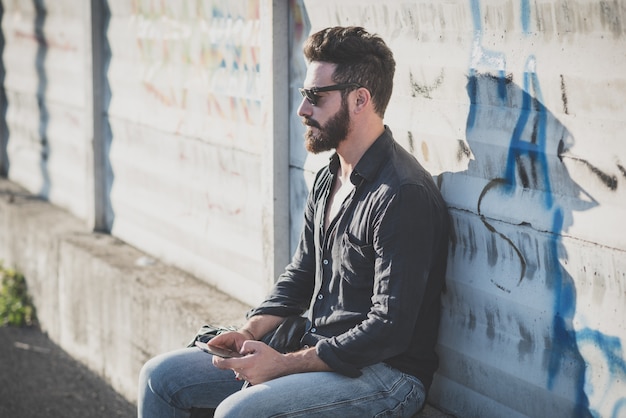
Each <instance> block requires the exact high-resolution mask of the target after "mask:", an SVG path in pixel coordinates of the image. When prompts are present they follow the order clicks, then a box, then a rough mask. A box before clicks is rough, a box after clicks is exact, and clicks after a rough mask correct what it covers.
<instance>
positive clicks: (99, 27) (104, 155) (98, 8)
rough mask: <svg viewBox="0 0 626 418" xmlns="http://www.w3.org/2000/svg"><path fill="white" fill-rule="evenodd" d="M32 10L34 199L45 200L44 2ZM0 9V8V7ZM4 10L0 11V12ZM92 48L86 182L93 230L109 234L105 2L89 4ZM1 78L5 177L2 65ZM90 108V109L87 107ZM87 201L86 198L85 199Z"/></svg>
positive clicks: (0, 168)
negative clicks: (90, 168) (90, 170)
mask: <svg viewBox="0 0 626 418" xmlns="http://www.w3.org/2000/svg"><path fill="white" fill-rule="evenodd" d="M33 5H34V9H35V20H34V34H35V40H36V42H37V51H36V55H35V63H34V64H35V70H36V74H37V92H36V99H37V106H38V110H39V115H38V119H39V123H38V131H37V134H38V139H39V149H40V154H39V168H40V171H41V179H42V185H41V188H40V190H39V191H38V193H37V194H38V196H40V197H43V198H45V199H48V198H49V194H50V188H51V187H52V184H51V178H50V172H49V169H48V161H49V158H50V154H51V153H52V152H53V151H54V150H53V149H52V148H53V147H51V145H50V142H49V138H48V124H49V118H50V116H49V111H48V102H47V98H46V91H47V88H48V75H47V73H46V59H47V55H48V52H49V51H48V48H49V45H48V40H47V39H46V35H45V25H46V17H47V9H46V2H45V0H33ZM0 7H2V6H1V5H0ZM3 11H4V10H3V9H2V12H3ZM91 18H92V20H91V25H92V30H93V32H92V35H93V38H94V39H93V45H91V47H90V48H86V50H87V51H93V56H92V63H93V66H92V68H93V73H92V74H86V75H85V76H86V77H92V80H93V86H94V88H93V100H94V102H93V107H92V109H93V111H94V114H93V115H85V116H86V117H87V118H89V117H93V121H94V125H93V127H94V132H93V146H94V150H93V151H94V162H93V163H94V166H95V170H94V173H95V176H94V178H90V179H88V181H94V182H95V183H96V184H95V188H94V189H95V196H93V197H92V198H93V199H95V206H96V209H95V210H96V219H97V220H96V226H95V229H96V230H99V231H103V232H108V231H110V230H111V227H112V224H113V220H114V217H115V216H114V212H113V209H112V205H111V199H110V194H111V189H112V185H113V179H114V175H113V170H112V166H111V162H110V158H109V153H110V150H111V143H112V139H113V135H112V131H111V127H110V124H109V119H108V109H109V104H110V102H111V89H110V86H109V82H108V77H107V72H108V68H109V64H110V62H111V48H110V45H109V42H108V38H107V30H108V27H109V21H110V18H111V13H110V10H109V5H108V2H107V1H101V2H94V3H93V4H92V15H91ZM0 46H1V47H2V48H3V47H4V36H2V39H1V45H0ZM0 75H1V77H2V81H3V83H2V91H1V93H2V94H1V96H0V111H2V114H3V116H4V117H2V125H0V134H1V135H2V136H1V137H0V175H3V176H6V175H7V174H8V167H9V161H8V156H7V144H8V138H9V132H8V128H7V124H6V110H7V100H6V95H5V91H4V75H5V69H4V65H2V67H1V68H0ZM87 108H90V107H87ZM74 139H75V140H76V141H80V140H82V137H81V136H80V135H78V136H76V137H75V138H74ZM88 198H89V197H88Z"/></svg>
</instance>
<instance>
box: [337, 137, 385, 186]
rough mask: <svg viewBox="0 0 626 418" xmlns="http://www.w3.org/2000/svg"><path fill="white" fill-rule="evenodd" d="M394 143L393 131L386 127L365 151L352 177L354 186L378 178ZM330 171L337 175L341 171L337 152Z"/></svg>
mask: <svg viewBox="0 0 626 418" xmlns="http://www.w3.org/2000/svg"><path fill="white" fill-rule="evenodd" d="M392 143H393V137H392V134H391V130H390V129H389V127H388V126H386V125H385V131H384V132H383V133H382V134H381V135H380V136H379V137H378V138H377V139H376V141H374V143H373V144H372V145H371V146H370V147H369V148H368V149H367V151H365V154H363V156H362V157H361V159H360V160H359V162H358V163H357V165H356V167H354V171H353V172H352V175H351V176H350V181H351V182H352V184H354V185H355V186H357V185H359V184H360V183H361V179H365V180H366V181H371V180H372V179H373V178H374V177H375V176H376V173H378V170H379V169H380V167H381V166H382V165H383V164H384V163H385V162H386V161H387V160H388V158H389V149H390V148H391V146H392V145H391V144H392ZM329 169H330V172H331V173H337V170H338V169H339V156H338V155H337V153H336V152H335V153H334V154H333V155H332V156H331V157H330V163H329Z"/></svg>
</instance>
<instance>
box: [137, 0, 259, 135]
mask: <svg viewBox="0 0 626 418" xmlns="http://www.w3.org/2000/svg"><path fill="white" fill-rule="evenodd" d="M259 13H260V11H259V2H258V1H253V0H245V1H243V0H240V1H232V2H228V3H227V2H223V1H212V2H202V3H198V4H195V3H194V4H192V3H190V2H173V3H172V2H169V3H168V2H165V3H154V2H153V3H145V2H139V1H135V2H133V4H132V19H131V24H132V25H133V26H134V28H135V34H134V35H135V42H136V44H135V45H136V48H137V52H138V57H139V59H140V64H141V67H142V74H141V75H140V80H139V81H140V82H141V84H142V86H143V90H144V92H145V93H146V95H147V96H148V97H151V98H152V99H153V101H154V102H155V105H159V106H163V107H167V108H169V109H167V112H168V114H169V115H178V121H177V123H176V125H175V129H176V132H179V133H183V134H195V135H197V134H198V131H197V129H196V128H197V126H198V125H201V124H202V120H203V119H204V120H206V119H207V116H208V119H212V120H215V121H218V120H221V121H227V122H229V123H221V124H219V126H224V128H223V129H224V130H225V131H224V132H222V134H223V135H224V136H226V137H228V138H230V139H231V140H232V139H236V138H237V139H239V138H238V134H237V131H236V129H234V128H235V127H237V126H241V124H245V125H253V126H259V125H261V124H262V111H261V100H260V92H259V88H260V86H259V85H258V81H259V78H260V76H259V71H260V44H259V42H260V41H259V38H260V16H259ZM213 125H215V124H213ZM194 126H195V127H194ZM227 126H231V127H233V129H227V128H226V127H227ZM215 129H219V128H215ZM190 130H193V132H190Z"/></svg>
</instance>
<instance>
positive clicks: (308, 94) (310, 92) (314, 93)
mask: <svg viewBox="0 0 626 418" xmlns="http://www.w3.org/2000/svg"><path fill="white" fill-rule="evenodd" d="M359 87H361V86H360V85H359V84H356V83H344V84H335V85H333V86H326V87H313V88H310V89H298V90H299V91H300V94H301V95H302V97H304V98H305V99H306V100H307V101H308V102H309V103H311V105H313V106H315V105H317V101H318V100H319V98H320V96H319V94H318V93H323V92H325V91H336V90H347V89H353V88H359Z"/></svg>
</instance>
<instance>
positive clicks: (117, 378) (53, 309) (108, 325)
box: [0, 179, 249, 402]
mask: <svg viewBox="0 0 626 418" xmlns="http://www.w3.org/2000/svg"><path fill="white" fill-rule="evenodd" d="M0 260H4V262H5V264H6V265H7V266H10V267H14V268H16V269H18V270H19V271H20V272H22V273H23V274H24V276H25V277H26V280H27V283H28V286H29V291H30V293H31V294H32V296H33V299H34V302H35V306H36V308H37V314H38V317H39V320H40V323H41V327H42V329H43V330H44V331H45V332H46V333H47V334H48V335H49V337H50V338H51V339H52V340H53V341H54V342H56V343H57V344H58V345H59V346H61V347H62V348H63V349H64V350H65V351H67V352H68V353H69V354H70V355H72V356H73V357H75V358H77V359H78V360H80V361H81V362H83V363H84V364H85V365H87V366H88V367H89V368H90V369H92V370H94V371H95V372H96V373H98V374H100V375H101V376H102V377H103V378H104V379H105V380H106V381H107V382H109V383H110V384H111V385H112V386H113V388H114V389H115V390H117V391H118V392H119V393H121V394H122V395H123V396H124V397H126V398H127V399H128V400H129V401H131V402H134V401H135V400H136V391H137V389H136V385H137V375H138V373H139V370H140V368H141V366H142V365H143V363H144V362H145V361H146V360H147V359H148V358H150V357H152V356H154V355H156V354H158V353H162V352H164V351H169V350H172V349H175V348H180V347H183V346H184V345H186V343H187V342H188V341H189V340H190V339H191V337H192V336H193V335H194V333H195V332H196V331H197V330H198V328H199V327H200V326H201V325H202V324H204V323H213V324H218V325H238V324H241V323H242V322H243V320H244V314H245V312H246V311H247V310H248V309H249V306H247V305H245V304H243V303H241V302H238V301H236V300H234V299H232V298H231V297H229V296H227V295H225V294H223V293H221V292H219V291H217V290H216V289H214V288H213V287H211V286H209V285H207V284H206V283H204V282H201V281H200V280H198V279H196V278H194V277H192V276H191V275H189V274H187V273H185V272H182V271H180V270H178V269H176V268H173V267H171V266H167V265H164V264H162V263H160V262H158V261H155V260H151V259H150V258H149V257H148V256H147V255H146V254H144V253H142V252H140V251H139V250H137V249H136V248H133V247H131V246H129V245H127V244H125V243H123V242H122V241H120V240H118V239H115V238H113V237H111V236H109V235H105V234H97V233H92V232H90V231H89V230H88V229H87V228H86V227H85V225H84V223H83V222H81V221H80V220H78V219H77V218H75V217H73V216H72V215H70V214H69V213H67V212H66V211H64V210H62V209H59V208H58V207H55V206H54V205H51V204H50V203H47V202H45V201H43V200H40V199H37V198H36V197H33V196H32V195H31V194H29V193H28V192H27V191H25V190H24V189H22V188H21V187H19V186H17V185H16V184H14V183H12V182H10V181H7V180H5V179H0Z"/></svg>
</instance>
